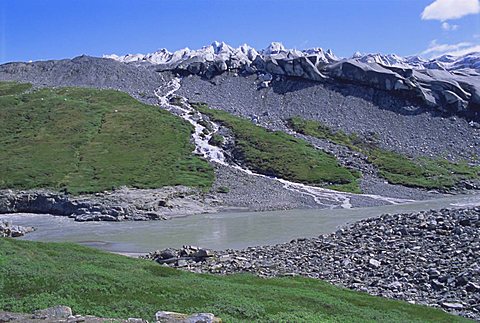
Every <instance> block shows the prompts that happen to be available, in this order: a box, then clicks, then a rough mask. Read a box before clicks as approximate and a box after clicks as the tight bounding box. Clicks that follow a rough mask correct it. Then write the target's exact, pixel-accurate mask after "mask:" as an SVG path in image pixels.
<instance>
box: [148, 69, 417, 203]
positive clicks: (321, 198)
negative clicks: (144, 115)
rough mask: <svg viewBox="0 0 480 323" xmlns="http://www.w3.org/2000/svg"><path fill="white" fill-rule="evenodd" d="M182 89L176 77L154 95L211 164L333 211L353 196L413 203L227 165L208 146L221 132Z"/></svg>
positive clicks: (219, 153)
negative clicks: (185, 126)
mask: <svg viewBox="0 0 480 323" xmlns="http://www.w3.org/2000/svg"><path fill="white" fill-rule="evenodd" d="M180 86H181V79H180V78H174V79H172V80H171V81H169V82H168V83H166V84H164V85H162V86H160V87H159V88H157V89H156V90H155V96H156V97H157V98H158V100H159V103H160V106H161V107H162V108H163V109H165V110H167V111H170V112H172V113H174V114H176V115H179V116H180V117H182V118H183V119H185V120H187V121H188V122H189V123H191V124H192V125H193V126H194V127H195V132H194V133H193V135H192V138H193V142H194V144H195V151H194V153H195V154H197V155H200V156H203V157H204V158H205V159H207V160H208V161H210V162H213V163H218V164H221V165H224V166H228V167H232V168H235V169H237V170H240V171H242V172H244V173H246V174H249V175H252V176H259V177H264V178H270V179H272V180H275V181H278V182H280V183H282V184H283V187H284V188H285V189H287V190H290V191H294V192H297V193H301V194H303V195H306V196H310V197H312V198H313V199H314V200H315V202H316V203H317V204H318V205H322V206H325V207H328V208H332V209H333V208H335V207H338V206H339V205H340V206H341V207H342V208H347V209H348V208H351V207H352V204H351V202H350V199H351V197H353V196H362V197H363V198H371V199H375V200H381V201H385V202H387V203H390V204H398V203H405V202H411V201H412V200H406V199H399V198H391V197H386V196H381V195H372V194H353V193H345V192H338V191H334V190H329V189H325V188H320V187H315V186H309V185H305V184H301V183H295V182H291V181H288V180H285V179H281V178H275V177H268V176H265V175H262V174H257V173H254V172H252V171H251V170H249V169H246V168H244V167H241V166H239V165H236V164H231V163H229V162H227V160H226V158H225V153H224V151H223V149H222V148H220V147H217V146H214V145H211V144H210V143H209V140H210V139H211V137H212V136H213V135H214V134H215V133H216V132H217V131H218V129H219V128H220V126H219V125H218V124H216V123H214V122H211V121H208V123H209V124H210V125H211V130H208V129H206V127H205V126H203V125H202V123H203V124H205V122H206V120H205V119H204V118H203V115H202V114H201V113H200V112H198V111H197V110H195V109H194V108H193V107H192V106H191V105H190V104H189V103H188V101H187V100H186V99H185V98H183V97H179V96H176V95H175V92H176V91H177V90H178V89H180ZM173 97H177V98H179V99H180V102H179V103H180V104H178V105H177V104H171V103H170V100H171V99H172V98H173Z"/></svg>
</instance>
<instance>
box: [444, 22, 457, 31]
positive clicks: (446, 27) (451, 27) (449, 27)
mask: <svg viewBox="0 0 480 323" xmlns="http://www.w3.org/2000/svg"><path fill="white" fill-rule="evenodd" d="M442 29H443V30H446V31H455V30H457V29H458V25H452V24H449V23H448V22H446V21H444V22H442Z"/></svg>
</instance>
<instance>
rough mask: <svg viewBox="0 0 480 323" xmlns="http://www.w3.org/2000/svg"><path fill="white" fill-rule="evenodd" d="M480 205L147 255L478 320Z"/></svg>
mask: <svg viewBox="0 0 480 323" xmlns="http://www.w3.org/2000/svg"><path fill="white" fill-rule="evenodd" d="M479 252H480V208H479V207H473V208H464V209H442V210H438V211H434V210H430V211H424V212H415V213H406V214H393V215H390V214H385V215H383V216H381V217H378V218H370V219H366V220H361V221H359V222H356V223H354V224H352V225H350V226H347V227H344V228H342V229H339V230H338V231H337V232H335V233H333V234H330V235H325V236H320V237H318V238H313V239H296V240H293V241H291V242H290V243H285V244H279V245H274V246H263V247H250V248H247V249H244V250H225V251H211V250H205V249H201V248H197V247H191V246H185V247H184V248H183V249H180V250H173V249H168V250H163V251H156V252H153V253H151V254H150V255H148V256H147V258H150V259H153V260H155V261H157V262H159V263H161V264H164V265H168V266H172V267H177V268H182V269H184V270H189V271H193V272H204V273H205V272H207V273H215V274H231V273H239V272H250V273H254V274H257V275H260V276H263V277H272V276H296V275H301V276H305V277H312V278H320V279H324V280H327V281H329V282H332V283H334V284H338V285H342V286H345V287H348V288H351V289H355V290H359V291H364V292H368V293H370V294H373V295H380V296H384V297H389V298H396V299H402V300H406V301H409V302H411V303H419V304H427V305H431V306H435V307H441V308H443V309H445V310H447V311H450V312H453V313H457V314H460V315H462V316H465V317H469V318H473V319H475V320H480V263H479V262H478V253H479Z"/></svg>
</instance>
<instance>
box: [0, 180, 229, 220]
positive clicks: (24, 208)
mask: <svg viewBox="0 0 480 323" xmlns="http://www.w3.org/2000/svg"><path fill="white" fill-rule="evenodd" d="M219 209H220V205H219V201H218V200H217V199H216V197H215V196H213V195H209V194H204V193H202V192H200V191H199V190H197V189H193V188H188V187H182V186H176V187H164V188H160V189H148V190H147V189H129V188H122V189H118V190H115V191H112V192H103V193H97V194H90V195H81V196H72V195H65V194H62V193H58V192H53V191H47V190H31V191H13V190H1V191H0V214H2V213H41V214H52V215H59V216H68V217H71V218H74V219H75V220H76V221H122V220H135V221H139V220H165V219H168V218H171V217H177V216H186V215H193V214H199V213H214V212H217V211H218V210H219Z"/></svg>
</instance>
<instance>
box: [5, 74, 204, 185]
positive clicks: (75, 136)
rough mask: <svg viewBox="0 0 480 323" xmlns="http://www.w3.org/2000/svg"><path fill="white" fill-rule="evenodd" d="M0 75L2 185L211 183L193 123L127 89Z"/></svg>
mask: <svg viewBox="0 0 480 323" xmlns="http://www.w3.org/2000/svg"><path fill="white" fill-rule="evenodd" d="M25 89H27V86H20V85H19V84H16V83H10V82H9V83H4V82H0V93H2V95H1V96H0V188H15V189H33V188H51V189H55V190H66V191H68V192H70V193H74V194H76V193H93V192H99V191H103V190H110V189H112V188H116V187H120V186H129V187H136V188H157V187H162V186H166V185H187V186H195V187H205V188H207V187H210V186H211V184H212V182H213V178H214V174H213V169H212V168H211V167H210V166H209V165H208V163H207V162H206V161H204V160H202V159H200V158H198V157H195V156H193V155H192V151H193V148H194V147H193V145H192V144H191V143H190V136H191V132H192V131H193V129H192V126H191V125H190V124H188V123H187V122H185V121H183V120H182V119H180V118H178V117H176V116H173V115H171V114H170V113H168V112H165V111H162V110H160V109H158V108H157V107H154V106H149V105H145V104H142V103H140V102H138V101H136V100H135V99H133V98H132V97H130V96H128V95H127V94H125V93H121V92H118V91H113V90H94V89H86V88H60V89H41V90H37V91H34V92H32V93H28V94H25V93H24V94H22V92H23V91H24V90H25Z"/></svg>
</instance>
